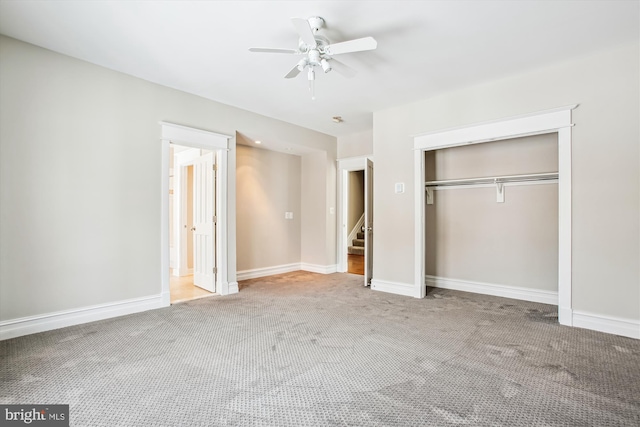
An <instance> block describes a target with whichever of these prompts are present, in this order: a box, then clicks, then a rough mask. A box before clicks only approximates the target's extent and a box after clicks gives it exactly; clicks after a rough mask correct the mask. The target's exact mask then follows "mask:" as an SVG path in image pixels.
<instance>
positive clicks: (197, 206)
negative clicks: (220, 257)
mask: <svg viewBox="0 0 640 427" xmlns="http://www.w3.org/2000/svg"><path fill="white" fill-rule="evenodd" d="M213 165H214V157H213V153H209V154H205V155H204V156H202V157H200V158H198V159H196V160H195V161H194V163H193V228H192V231H193V284H194V285H196V286H199V287H201V288H203V289H206V290H208V291H210V292H215V284H216V277H215V267H216V265H215V259H216V253H215V248H216V245H215V230H216V227H215V222H214V216H215V191H216V190H215V171H214V170H213Z"/></svg>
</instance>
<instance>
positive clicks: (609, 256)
mask: <svg viewBox="0 0 640 427" xmlns="http://www.w3.org/2000/svg"><path fill="white" fill-rule="evenodd" d="M639 52H640V49H639V46H638V44H637V43H634V44H631V45H624V46H619V47H617V48H615V49H610V50H607V51H602V52H599V53H598V54H594V55H590V56H586V57H580V58H574V59H568V60H566V61H564V62H561V63H558V64H556V65H553V66H549V67H545V68H541V69H536V70H532V71H530V72H527V73H524V74H520V75H516V76H512V77H509V78H503V79H500V80H495V81H492V82H488V83H485V84H481V85H476V86H471V87H467V88H464V89H461V90H457V91H454V92H449V93H445V94H442V95H439V96H436V97H433V98H430V99H427V100H423V101H420V102H416V103H412V104H408V105H404V106H399V107H396V108H391V109H388V110H384V111H379V112H376V113H374V152H375V157H376V180H375V182H374V191H375V199H374V217H375V224H374V228H375V230H376V233H375V236H374V254H375V258H374V261H373V267H374V272H373V276H374V279H378V280H387V281H391V282H399V283H410V284H411V283H413V281H414V277H413V274H414V251H415V248H414V243H413V242H414V231H415V230H414V212H415V207H414V164H413V162H414V160H413V157H414V153H413V138H412V135H416V134H420V133H424V132H430V131H437V130H440V129H447V128H451V127H456V126H464V125H469V124H474V123H478V122H483V121H489V120H497V119H500V118H504V117H510V116H514V115H519V114H526V113H531V112H536V111H541V110H545V109H550V108H556V107H561V106H565V105H569V104H574V103H578V104H580V106H579V107H578V108H577V109H576V110H574V112H573V122H574V123H575V127H574V128H573V152H572V179H573V182H572V193H573V200H572V230H573V240H572V245H573V263H572V267H573V276H572V283H573V295H572V302H573V308H574V309H575V310H580V311H583V312H588V313H594V314H600V315H604V316H607V315H608V316H613V317H620V318H627V319H635V320H638V319H640V286H638V283H640V200H639V199H640V174H639V171H640V164H639V161H640V151H639V147H640V142H639V141H640V119H639V117H640V99H639V96H638V93H639V92H640V88H639V79H638V75H639V74H640V66H639V63H640V55H639ZM396 182H404V183H405V185H406V192H405V193H404V194H394V192H393V189H394V183H396ZM507 197H509V195H508V194H507ZM415 285H416V286H417V284H415Z"/></svg>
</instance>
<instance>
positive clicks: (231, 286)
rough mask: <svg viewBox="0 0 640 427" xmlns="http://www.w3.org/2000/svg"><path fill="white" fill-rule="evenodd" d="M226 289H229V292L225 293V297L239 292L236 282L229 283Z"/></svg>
mask: <svg viewBox="0 0 640 427" xmlns="http://www.w3.org/2000/svg"><path fill="white" fill-rule="evenodd" d="M228 289H229V292H228V293H227V295H231V294H237V293H238V292H240V288H239V287H238V282H229V286H228Z"/></svg>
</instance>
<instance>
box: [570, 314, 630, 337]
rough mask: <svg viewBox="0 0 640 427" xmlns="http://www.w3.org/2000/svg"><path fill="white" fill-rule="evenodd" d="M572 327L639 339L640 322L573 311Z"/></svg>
mask: <svg viewBox="0 0 640 427" xmlns="http://www.w3.org/2000/svg"><path fill="white" fill-rule="evenodd" d="M573 326H575V327H577V328H585V329H591V330H594V331H599V332H606V333H607V334H615V335H620V336H623V337H629V338H635V339H640V321H639V320H638V319H623V318H620V317H613V316H603V315H601V314H594V313H587V312H582V311H577V310H574V312H573Z"/></svg>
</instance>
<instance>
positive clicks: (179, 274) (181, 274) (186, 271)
mask: <svg viewBox="0 0 640 427" xmlns="http://www.w3.org/2000/svg"><path fill="white" fill-rule="evenodd" d="M171 275H172V276H174V277H184V276H191V275H193V268H186V269H182V270H180V269H179V268H174V269H172V270H171Z"/></svg>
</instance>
